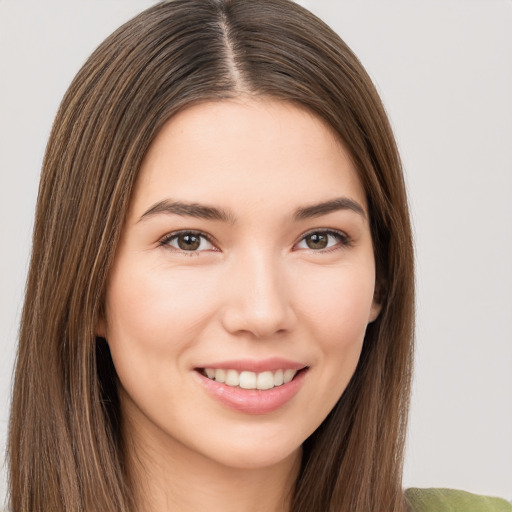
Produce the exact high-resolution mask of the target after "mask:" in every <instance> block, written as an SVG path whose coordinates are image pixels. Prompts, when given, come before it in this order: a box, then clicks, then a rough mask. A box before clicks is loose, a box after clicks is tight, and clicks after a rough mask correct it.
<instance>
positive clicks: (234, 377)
mask: <svg viewBox="0 0 512 512" xmlns="http://www.w3.org/2000/svg"><path fill="white" fill-rule="evenodd" d="M224 382H225V383H226V384H227V385H228V386H233V387H235V386H238V385H239V384H240V374H239V373H238V372H237V371H236V370H228V371H227V372H226V380H225V381H224Z"/></svg>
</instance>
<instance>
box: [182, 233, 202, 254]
mask: <svg viewBox="0 0 512 512" xmlns="http://www.w3.org/2000/svg"><path fill="white" fill-rule="evenodd" d="M177 239H178V247H179V248H180V249H181V250H183V251H195V250H196V249H198V248H199V246H200V245H201V237H199V236H196V235H191V234H185V235H179V236H178V237H177Z"/></svg>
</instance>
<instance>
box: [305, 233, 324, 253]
mask: <svg viewBox="0 0 512 512" xmlns="http://www.w3.org/2000/svg"><path fill="white" fill-rule="evenodd" d="M306 243H307V245H308V247H309V248H310V249H325V248H326V247H327V236H326V235H319V234H318V233H315V234H313V235H309V236H308V237H307V238H306Z"/></svg>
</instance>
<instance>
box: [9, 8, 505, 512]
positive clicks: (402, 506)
mask: <svg viewBox="0 0 512 512" xmlns="http://www.w3.org/2000/svg"><path fill="white" fill-rule="evenodd" d="M412 332H413V263H412V243H411V234H410V225H409V218H408V211H407V201H406V196H405V191H404V185H403V178H402V174H401V169H400V162H399V157H398V153H397V151H396V146H395V143H394V140H393V136H392V133H391V130H390V128H389V124H388V121H387V118H386V116H385V113H384V110H383V108H382V105H381V103H380V100H379V98H378V96H377V94H376V92H375V90H374V88H373V86H372V84H371V81H370V80H369V78H368V76H367V75H366V73H365V71H364V70H363V68H362V67H361V65H360V63H359V62H358V61H357V59H356V58H355V57H354V56H353V54H352V53H351V52H350V50H349V49H348V48H347V47H346V45H344V43H343V42H342V41H340V39H339V38H338V37H337V36H336V35H335V34H334V33H333V32H332V31H330V30H329V29H328V28H327V27H326V26H325V25H324V24H323V23H321V22H320V21H319V20H317V19H316V18H315V17H313V16H312V15H310V14H308V13H307V12H306V11H305V10H303V9H301V8H300V7H298V6H296V5H295V4H293V3H291V2H288V1H284V0H272V1H270V0H266V1H263V0H258V1H252V2H243V1H238V2H237V1H231V2H229V1H226V2H214V1H205V0H197V1H191V0H186V1H174V2H166V3H162V4H160V5H158V6H156V7H154V8H151V9H149V10H148V11H146V12H145V13H142V14H141V15H140V16H139V17H137V18H135V19H134V20H132V21H131V22H129V23H128V24H126V25H125V26H123V27H121V29H119V30H118V31H117V32H116V33H115V34H113V35H112V36H111V37H109V38H108V39H107V40H106V41H105V42H104V43H103V44H102V45H101V46H100V47H99V48H98V50H97V51H96V52H95V53H94V54H93V55H92V56H91V58H90V59H89V60H88V62H87V63H86V64H85V66H84V67H83V69H82V70H81V71H80V72H79V74H78V75H77V77H76V78H75V80H74V82H73V84H72V85H71V87H70V89H69V91H68V93H67V94H66V97H65V98H64V100H63V103H62V105H61V108H60V110H59V113H58V115H57V118H56V120H55V124H54V129H53V131H52V134H51V137H50V141H49V144H48V149H47V154H46V158H45V162H44V169H43V174H42V178H41V188H40V194H39V199H38V208H37V214H36V224H35V229H34V247H33V255H32V262H31V269H30V273H29V279H28V287H27V296H26V302H25V307H24V312H23V318H22V328H21V335H20V348H19V356H18V364H17V369H16V380H15V388H14V396H13V406H12V417H11V428H10V439H9V461H10V475H11V483H10V485H11V501H12V509H13V511H16V512H17V511H18V510H20V511H22V510H23V511H34V510H52V511H53V510H55V511H64V510H73V511H75V510H105V511H113V510H148V511H151V510H166V509H169V510H171V509H172V510H183V511H186V510H198V509H199V508H201V509H203V508H209V509H210V510H217V509H219V510H220V508H221V507H222V509H223V510H226V509H227V510H230V509H233V510H258V511H266V510H290V511H291V510H293V511H294V512H295V511H312V510H314V511H319V512H320V511H326V510H332V511H335V510H336V511H337V510H351V511H365V512H367V511H377V510H378V511H382V510H386V511H388V510H389V511H400V510H406V507H407V506H408V505H407V501H408V499H407V497H406V496H405V495H404V493H403V492H402V488H401V466H402V462H401V461H402V452H403V441H404V430H405V424H406V417H407V404H408V396H409V385H410V374H411V357H412ZM426 496H427V495H426V494H425V493H418V492H415V491H413V492H412V493H410V494H409V501H410V502H412V503H413V504H414V506H416V507H419V506H420V502H422V501H425V499H427V501H428V499H430V498H429V497H428V496H427V498H425V497H426ZM442 499H443V500H446V499H448V500H450V499H452V498H451V497H448V498H445V496H444V495H442ZM472 499H473V498H472ZM474 500H478V498H474ZM482 500H483V498H482ZM427 506H428V504H427ZM432 506H434V505H432ZM491 506H496V507H499V506H502V507H503V506H505V505H503V504H502V503H501V504H500V503H497V502H496V503H495V504H494V505H493V504H492V503H491ZM435 507H437V508H435ZM418 510H421V508H418ZM433 510H440V508H439V507H438V505H435V506H434V508H433ZM496 510H500V509H499V508H496ZM504 510H506V509H504Z"/></svg>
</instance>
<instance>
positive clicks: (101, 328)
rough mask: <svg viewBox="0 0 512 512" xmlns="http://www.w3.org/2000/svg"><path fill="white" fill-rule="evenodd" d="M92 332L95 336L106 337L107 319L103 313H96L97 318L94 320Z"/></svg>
mask: <svg viewBox="0 0 512 512" xmlns="http://www.w3.org/2000/svg"><path fill="white" fill-rule="evenodd" d="M94 333H95V334H96V337H97V338H104V339H107V321H106V320H105V314H104V313H100V314H99V315H98V319H97V320H96V325H95V327H94Z"/></svg>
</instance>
